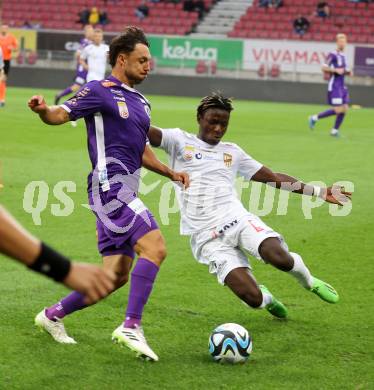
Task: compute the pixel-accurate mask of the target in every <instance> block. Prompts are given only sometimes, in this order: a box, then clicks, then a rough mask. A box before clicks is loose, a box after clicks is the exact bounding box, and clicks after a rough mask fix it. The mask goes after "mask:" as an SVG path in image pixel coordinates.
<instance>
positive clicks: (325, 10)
mask: <svg viewBox="0 0 374 390" xmlns="http://www.w3.org/2000/svg"><path fill="white" fill-rule="evenodd" d="M316 13H317V16H319V17H320V18H328V17H329V16H330V7H329V5H328V4H327V3H326V1H320V2H319V3H318V4H317V12H316Z"/></svg>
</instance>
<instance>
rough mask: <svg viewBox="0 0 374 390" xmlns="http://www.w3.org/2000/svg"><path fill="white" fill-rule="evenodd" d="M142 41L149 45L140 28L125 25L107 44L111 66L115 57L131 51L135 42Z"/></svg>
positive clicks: (114, 61)
mask: <svg viewBox="0 0 374 390" xmlns="http://www.w3.org/2000/svg"><path fill="white" fill-rule="evenodd" d="M138 43H142V44H143V45H146V46H147V47H149V42H148V40H147V38H146V36H145V34H144V31H143V30H142V29H141V28H138V27H135V26H129V27H126V28H125V30H124V31H123V32H122V33H121V34H120V35H118V36H116V37H115V38H113V40H112V42H111V43H110V46H109V63H110V65H111V66H112V67H113V66H114V65H115V64H116V61H117V57H118V55H119V54H121V53H131V52H132V51H133V50H134V49H135V46H136V44H138Z"/></svg>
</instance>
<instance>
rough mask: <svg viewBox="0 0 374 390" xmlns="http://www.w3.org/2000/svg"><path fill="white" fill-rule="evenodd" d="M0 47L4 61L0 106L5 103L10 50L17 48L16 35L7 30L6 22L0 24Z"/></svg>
mask: <svg viewBox="0 0 374 390" xmlns="http://www.w3.org/2000/svg"><path fill="white" fill-rule="evenodd" d="M0 49H1V50H2V52H3V61H4V74H5V75H4V77H3V78H2V81H0V107H4V105H5V94H6V82H7V78H8V75H9V72H10V65H11V60H12V52H13V51H15V50H17V49H18V42H17V39H16V37H15V36H14V35H13V34H11V33H10V32H9V28H8V26H7V25H6V24H3V25H1V28H0Z"/></svg>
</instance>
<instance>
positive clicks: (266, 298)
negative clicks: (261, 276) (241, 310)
mask: <svg viewBox="0 0 374 390" xmlns="http://www.w3.org/2000/svg"><path fill="white" fill-rule="evenodd" d="M261 292H262V303H261V305H260V306H259V307H256V309H263V308H264V307H266V306H267V305H269V304H270V303H272V302H273V296H272V295H271V294H269V293H267V292H264V291H261Z"/></svg>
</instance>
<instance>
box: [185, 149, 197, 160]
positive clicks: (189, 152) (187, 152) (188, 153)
mask: <svg viewBox="0 0 374 390" xmlns="http://www.w3.org/2000/svg"><path fill="white" fill-rule="evenodd" d="M194 151H195V147H194V146H191V145H186V146H185V147H184V152H183V159H184V160H186V161H190V160H192V158H193V153H194Z"/></svg>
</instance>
